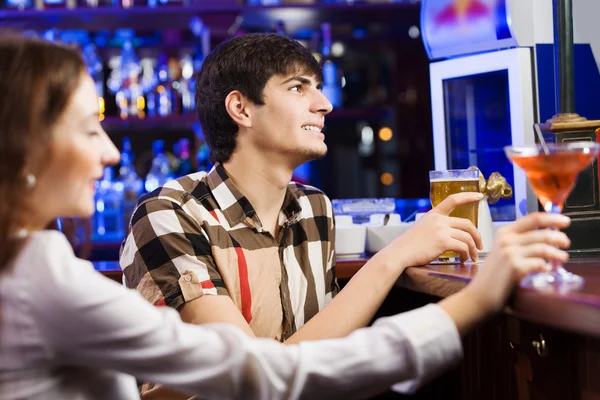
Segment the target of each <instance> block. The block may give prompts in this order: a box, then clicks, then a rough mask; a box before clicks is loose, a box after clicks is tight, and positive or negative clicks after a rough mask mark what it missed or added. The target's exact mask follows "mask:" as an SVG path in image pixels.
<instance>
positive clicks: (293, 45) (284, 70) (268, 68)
mask: <svg viewBox="0 0 600 400" xmlns="http://www.w3.org/2000/svg"><path fill="white" fill-rule="evenodd" d="M277 74H280V75H291V74H298V75H307V76H314V77H315V78H316V80H317V81H318V82H322V81H323V75H322V72H321V67H320V65H319V63H318V61H317V60H316V59H315V58H314V57H313V55H312V54H311V52H310V51H309V50H308V49H306V48H305V47H304V46H302V45H301V44H300V43H298V42H297V41H295V40H293V39H290V38H288V37H286V36H284V35H279V34H275V33H252V34H247V35H244V36H237V37H234V38H232V39H229V40H226V41H224V42H223V43H221V44H219V45H218V46H217V47H215V48H214V49H213V51H212V52H211V53H210V54H209V55H208V57H206V59H205V60H204V64H203V65H202V69H201V70H200V73H199V74H198V79H197V80H196V107H197V113H198V119H199V121H200V125H201V127H202V131H203V133H204V137H205V139H206V143H207V144H208V147H209V148H210V150H211V159H212V160H213V161H219V162H225V161H227V160H229V158H230V157H231V154H232V153H233V151H234V150H235V144H236V137H237V132H238V126H237V124H236V123H235V122H234V121H233V120H232V119H231V117H230V116H229V114H228V113H227V110H226V109H225V98H226V97H227V95H228V94H229V93H231V92H232V91H233V90H238V91H239V92H240V93H242V94H243V95H244V96H245V97H247V98H248V99H250V100H251V101H252V102H254V103H255V104H258V105H263V104H265V103H264V99H263V90H264V88H265V85H266V84H267V81H268V80H269V79H270V78H271V77H272V76H273V75H277Z"/></svg>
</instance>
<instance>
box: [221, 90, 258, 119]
mask: <svg viewBox="0 0 600 400" xmlns="http://www.w3.org/2000/svg"><path fill="white" fill-rule="evenodd" d="M250 105H251V101H250V100H248V99H247V98H246V96H244V95H243V94H241V93H240V92H239V91H237V90H234V91H232V92H230V93H229V94H228V95H227V97H226V98H225V109H226V110H227V113H228V114H229V116H230V117H231V119H233V121H234V122H235V123H236V124H237V125H238V126H243V127H245V128H251V127H252V118H251V117H252V111H251V108H250Z"/></svg>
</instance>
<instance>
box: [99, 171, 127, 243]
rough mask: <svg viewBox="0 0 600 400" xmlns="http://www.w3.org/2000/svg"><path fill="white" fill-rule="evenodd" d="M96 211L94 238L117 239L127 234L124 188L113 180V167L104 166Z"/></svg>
mask: <svg viewBox="0 0 600 400" xmlns="http://www.w3.org/2000/svg"><path fill="white" fill-rule="evenodd" d="M95 198H96V213H95V214H94V231H93V234H92V240H107V241H116V240H122V239H123V237H124V236H125V231H124V229H123V204H122V199H123V189H122V185H119V184H115V183H114V182H113V171H112V168H111V167H106V168H104V176H103V177H102V180H101V181H100V182H98V184H97V190H96V196H95Z"/></svg>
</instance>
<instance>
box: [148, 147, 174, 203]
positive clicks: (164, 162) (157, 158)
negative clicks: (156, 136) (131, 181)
mask: <svg viewBox="0 0 600 400" xmlns="http://www.w3.org/2000/svg"><path fill="white" fill-rule="evenodd" d="M152 151H153V153H154V158H153V159H152V165H151V166H150V171H149V172H148V175H146V182H145V184H144V187H145V189H146V192H148V193H150V192H153V191H154V190H156V189H157V188H159V187H161V186H163V185H164V184H165V183H167V182H169V181H170V180H172V179H173V172H172V171H171V165H170V163H169V159H168V158H167V156H166V155H165V143H164V142H163V141H162V140H156V141H154V143H152Z"/></svg>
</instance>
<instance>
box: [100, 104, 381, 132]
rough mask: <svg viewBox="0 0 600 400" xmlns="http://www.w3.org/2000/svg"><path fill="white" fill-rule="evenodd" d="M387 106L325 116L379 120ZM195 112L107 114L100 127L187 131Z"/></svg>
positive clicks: (109, 129) (126, 129) (129, 129)
mask: <svg viewBox="0 0 600 400" xmlns="http://www.w3.org/2000/svg"><path fill="white" fill-rule="evenodd" d="M392 113H393V112H392V110H391V109H387V108H348V109H343V108H341V109H337V110H333V111H332V112H331V113H330V114H327V116H326V117H325V124H327V122H330V123H331V122H336V121H344V120H360V119H363V120H369V121H373V120H381V119H384V118H387V117H389V116H391V115H392ZM197 121H198V120H197V118H196V114H183V115H171V116H166V117H146V118H143V119H141V118H133V117H132V118H128V119H121V118H119V117H113V116H109V117H106V118H105V119H104V120H103V121H102V127H103V128H104V130H106V131H107V132H108V133H112V132H125V133H127V134H136V133H144V132H148V131H162V132H181V131H189V130H191V129H192V128H193V126H194V124H196V123H197Z"/></svg>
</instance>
